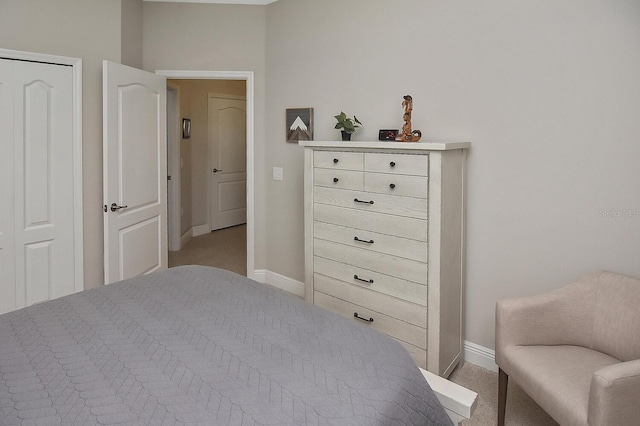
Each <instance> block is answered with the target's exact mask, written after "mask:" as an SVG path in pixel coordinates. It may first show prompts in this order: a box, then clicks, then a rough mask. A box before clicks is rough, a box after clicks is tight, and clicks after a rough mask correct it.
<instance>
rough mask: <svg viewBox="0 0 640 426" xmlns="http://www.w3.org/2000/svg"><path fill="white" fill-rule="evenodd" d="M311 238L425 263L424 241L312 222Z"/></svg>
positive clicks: (425, 250)
mask: <svg viewBox="0 0 640 426" xmlns="http://www.w3.org/2000/svg"><path fill="white" fill-rule="evenodd" d="M313 236H314V237H315V238H322V239H323V240H329V241H334V242H336V243H340V244H346V245H348V246H353V247H359V248H364V249H368V250H372V251H376V252H379V253H386V254H391V255H393V256H400V257H404V258H406V259H412V260H416V261H418V262H426V261H427V243H426V242H424V241H417V240H410V239H407V238H400V237H395V236H393V235H386V234H379V233H377V232H372V231H366V230H362V229H355V228H349V227H346V226H340V225H333V224H330V223H325V222H314V224H313Z"/></svg>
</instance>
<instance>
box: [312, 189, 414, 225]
mask: <svg viewBox="0 0 640 426" xmlns="http://www.w3.org/2000/svg"><path fill="white" fill-rule="evenodd" d="M356 200H358V201H356ZM313 201H314V202H315V203H322V204H332V205H334V206H339V207H349V208H354V209H358V210H365V211H369V212H378V213H386V214H393V215H397V216H405V217H413V218H416V219H426V218H427V199H426V198H414V197H398V196H395V195H385V194H378V193H374V192H363V191H351V190H345V189H335V188H325V187H316V188H315V189H314V190H313Z"/></svg>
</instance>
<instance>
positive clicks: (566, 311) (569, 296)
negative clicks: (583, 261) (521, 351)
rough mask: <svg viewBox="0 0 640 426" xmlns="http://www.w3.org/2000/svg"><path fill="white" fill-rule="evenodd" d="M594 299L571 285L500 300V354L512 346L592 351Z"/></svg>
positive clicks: (497, 330) (498, 323) (497, 331)
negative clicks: (528, 295) (585, 349)
mask: <svg viewBox="0 0 640 426" xmlns="http://www.w3.org/2000/svg"><path fill="white" fill-rule="evenodd" d="M578 290H579V291H578ZM592 296H593V294H592V292H591V291H589V290H587V291H585V289H584V288H582V289H577V288H576V287H575V286H571V285H569V286H565V287H562V288H560V289H558V290H555V291H551V292H548V293H544V294H540V295H537V296H530V297H520V298H513V299H504V300H499V301H498V302H497V303H496V353H498V352H499V351H500V349H502V348H505V347H507V346H510V345H563V344H570V345H580V346H587V347H588V346H589V345H590V341H589V340H590V337H591V329H592V324H593V311H594V306H595V297H592ZM498 365H499V364H498Z"/></svg>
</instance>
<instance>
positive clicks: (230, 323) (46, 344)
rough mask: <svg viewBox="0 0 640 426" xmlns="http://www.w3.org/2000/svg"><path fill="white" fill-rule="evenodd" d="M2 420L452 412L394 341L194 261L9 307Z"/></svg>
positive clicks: (411, 419)
mask: <svg viewBox="0 0 640 426" xmlns="http://www.w3.org/2000/svg"><path fill="white" fill-rule="evenodd" d="M0 424H1V425H14V424H22V425H26V424H63V425H76V424H77V425H92V424H104V425H106V424H149V425H165V424H168V425H170V424H206V425H218V424H220V425H224V424H233V425H255V424H260V425H262V424H278V425H285V424H291V425H300V424H318V425H324V424H327V425H329V424H331V425H372V424H380V425H387V424H411V425H431V424H433V425H450V424H451V421H450V420H449V418H448V417H447V415H446V414H445V412H444V410H443V408H442V406H441V405H440V403H439V402H438V401H437V399H436V397H435V395H434V393H433V392H432V391H431V389H430V388H429V386H428V384H427V383H426V381H425V380H424V378H423V376H422V374H421V373H420V371H419V369H418V367H416V366H415V364H414V363H413V361H412V360H411V358H410V356H409V354H408V353H407V352H406V351H405V349H404V348H403V347H402V346H401V345H400V344H399V343H397V342H396V341H394V340H393V339H391V338H389V337H387V336H385V335H383V334H381V333H378V332H376V331H374V330H371V329H370V328H368V327H366V326H365V325H362V324H358V323H356V322H354V321H350V320H348V319H346V318H342V317H339V316H337V315H335V314H333V313H330V312H327V311H325V310H323V309H321V308H319V307H317V306H313V305H311V304H309V303H306V302H304V301H303V300H300V299H298V298H297V297H294V296H291V295H289V294H286V293H284V292H281V291H278V290H275V289H272V288H269V287H267V286H264V285H262V284H259V283H256V282H254V281H251V280H249V279H247V278H245V277H241V276H239V275H236V274H234V273H232V272H228V271H224V270H221V269H216V268H209V267H201V266H188V267H179V268H173V269H169V270H167V271H164V272H161V273H155V274H150V275H146V276H143V277H138V278H134V279H131V280H127V281H123V282H120V283H116V284H111V285H109V286H104V287H101V288H99V289H95V290H88V291H84V292H81V293H77V294H74V295H71V296H67V297H63V298H60V299H56V300H52V301H49V302H46V303H43V304H40V305H35V306H31V307H29V308H25V309H22V310H19V311H15V312H11V313H8V314H5V315H0Z"/></svg>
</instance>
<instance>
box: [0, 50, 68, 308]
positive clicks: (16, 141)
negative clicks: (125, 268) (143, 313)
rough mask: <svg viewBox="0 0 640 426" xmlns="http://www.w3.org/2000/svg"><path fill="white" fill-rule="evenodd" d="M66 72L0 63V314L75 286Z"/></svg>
mask: <svg viewBox="0 0 640 426" xmlns="http://www.w3.org/2000/svg"><path fill="white" fill-rule="evenodd" d="M73 93H74V89H73V69H72V68H71V67H67V66H59V65H53V64H44V63H36V62H27V61H10V60H0V110H1V113H0V131H1V135H2V137H1V138H0V140H1V142H0V178H1V179H2V188H1V189H0V205H1V207H0V295H1V296H2V297H0V313H3V312H8V311H11V310H14V309H19V308H22V307H25V306H29V305H31V304H33V303H38V302H42V301H45V300H49V299H54V298H57V297H60V296H65V295H68V294H71V293H73V292H75V291H76V290H77V285H76V281H75V277H76V275H75V271H76V266H77V265H76V257H75V255H76V250H75V234H74V233H75V229H74V222H75V220H78V219H76V218H75V214H74V212H75V197H74V133H73V126H74V121H73Z"/></svg>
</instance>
